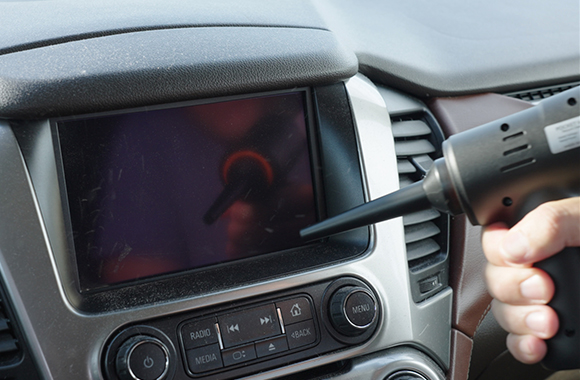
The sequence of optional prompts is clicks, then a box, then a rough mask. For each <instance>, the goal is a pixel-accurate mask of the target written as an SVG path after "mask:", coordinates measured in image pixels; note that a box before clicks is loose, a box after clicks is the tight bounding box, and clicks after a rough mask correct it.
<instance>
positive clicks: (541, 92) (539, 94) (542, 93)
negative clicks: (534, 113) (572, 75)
mask: <svg viewBox="0 0 580 380" xmlns="http://www.w3.org/2000/svg"><path fill="white" fill-rule="evenodd" d="M578 85H580V82H572V83H566V84H562V85H559V86H550V87H540V88H535V89H532V90H526V91H517V92H510V93H507V94H505V95H507V96H511V97H512V98H517V99H521V100H525V101H528V102H532V103H536V102H539V101H540V100H542V99H545V98H549V97H550V96H552V95H556V94H559V93H561V92H564V91H566V90H569V89H571V88H572V87H576V86H578Z"/></svg>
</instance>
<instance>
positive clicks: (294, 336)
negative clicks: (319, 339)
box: [286, 319, 316, 349]
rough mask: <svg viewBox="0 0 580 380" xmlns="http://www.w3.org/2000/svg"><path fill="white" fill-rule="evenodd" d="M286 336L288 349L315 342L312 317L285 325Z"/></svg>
mask: <svg viewBox="0 0 580 380" xmlns="http://www.w3.org/2000/svg"><path fill="white" fill-rule="evenodd" d="M286 337H287V338H288V346H289V347H290V349H293V348H297V347H302V346H307V345H309V344H311V343H314V342H316V328H315V326H314V321H312V319H310V320H308V321H304V322H299V323H295V324H293V325H290V326H286Z"/></svg>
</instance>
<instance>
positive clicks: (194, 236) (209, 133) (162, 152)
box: [57, 92, 315, 290]
mask: <svg viewBox="0 0 580 380" xmlns="http://www.w3.org/2000/svg"><path fill="white" fill-rule="evenodd" d="M57 129H58V134H59V141H60V147H61V154H62V161H63V167H64V174H65V175H64V177H65V182H66V190H67V196H68V205H69V208H70V220H71V225H72V231H73V241H74V248H75V252H76V261H77V265H78V272H79V279H80V284H81V288H82V289H83V290H88V289H95V288H100V287H103V286H106V285H110V284H116V283H121V282H125V281H130V280H135V279H139V278H144V277H150V276H154V275H159V274H165V273H173V272H179V271H183V270H188V269H193V268H199V267H204V266H208V265H212V264H217V263H222V262H226V261H231V260H236V259H241V258H246V257H252V256H255V255H260V254H264V253H268V252H274V251H280V250H284V249H288V248H292V247H295V246H298V245H300V244H301V242H300V238H299V234H298V231H299V230H300V229H301V228H303V227H305V226H307V225H309V224H312V223H314V221H315V205H314V196H313V185H312V175H311V168H310V159H309V149H308V142H307V128H306V115H305V111H304V94H303V93H302V92H296V93H290V94H284V95H274V96H266V97H258V98H251V99H242V100H235V101H227V102H219V103H211V104H198V105H193V106H187V107H180V108H172V109H161V110H153V111H144V112H134V113H126V114H119V115H112V116H102V117H91V118H86V119H69V120H66V121H62V122H59V123H58V125H57Z"/></svg>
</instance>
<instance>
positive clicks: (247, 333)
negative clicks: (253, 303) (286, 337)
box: [218, 304, 282, 348]
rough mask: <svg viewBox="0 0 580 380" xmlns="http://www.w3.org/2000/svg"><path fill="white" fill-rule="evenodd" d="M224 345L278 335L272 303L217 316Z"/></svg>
mask: <svg viewBox="0 0 580 380" xmlns="http://www.w3.org/2000/svg"><path fill="white" fill-rule="evenodd" d="M218 321H219V325H220V331H221V336H222V341H223V344H224V347H226V348H229V347H233V346H238V345H240V344H244V343H249V342H253V341H255V340H259V339H263V338H268V337H271V336H275V335H280V334H281V333H282V331H281V330H280V321H279V320H278V315H277V314H276V308H275V307H274V305H273V304H270V305H264V306H260V307H255V308H252V309H247V310H243V311H239V312H236V313H232V314H227V315H222V316H220V317H218Z"/></svg>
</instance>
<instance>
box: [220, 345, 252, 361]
mask: <svg viewBox="0 0 580 380" xmlns="http://www.w3.org/2000/svg"><path fill="white" fill-rule="evenodd" d="M222 357H223V359H224V365H225V366H226V367H227V366H230V365H234V364H238V363H244V362H247V361H250V360H253V359H256V350H254V345H253V344H247V345H245V346H241V347H234V348H231V349H229V350H224V351H222Z"/></svg>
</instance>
